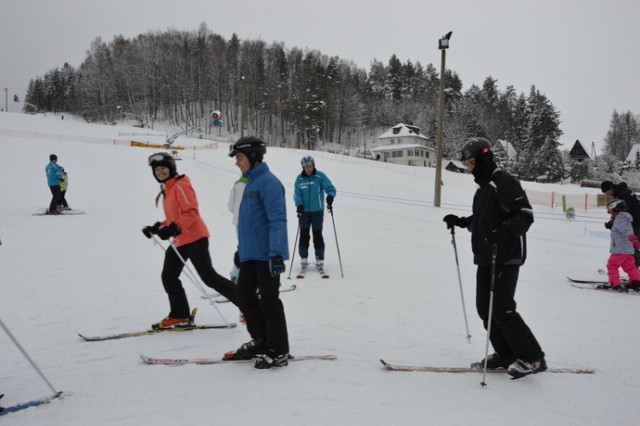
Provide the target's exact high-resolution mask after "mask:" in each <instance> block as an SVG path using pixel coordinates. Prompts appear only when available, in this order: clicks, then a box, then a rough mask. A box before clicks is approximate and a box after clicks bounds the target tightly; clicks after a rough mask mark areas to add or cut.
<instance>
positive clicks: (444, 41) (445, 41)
mask: <svg viewBox="0 0 640 426" xmlns="http://www.w3.org/2000/svg"><path fill="white" fill-rule="evenodd" d="M452 33H453V32H452V31H449V32H448V33H446V34H445V35H444V36H443V37H442V38H441V39H440V40H438V49H440V51H441V52H442V57H441V60H440V102H439V107H438V109H439V117H438V142H437V147H436V179H435V189H434V191H433V205H434V207H440V191H441V189H442V188H441V186H442V185H441V182H442V135H443V131H444V64H445V60H446V50H447V49H448V48H449V39H450V38H451V34H452Z"/></svg>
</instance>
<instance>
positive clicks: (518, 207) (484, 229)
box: [443, 138, 547, 378]
mask: <svg viewBox="0 0 640 426" xmlns="http://www.w3.org/2000/svg"><path fill="white" fill-rule="evenodd" d="M457 154H458V155H457V159H458V160H460V161H464V162H465V164H466V166H467V169H468V170H469V171H470V172H471V173H472V174H473V177H474V178H475V182H476V183H477V184H478V185H479V187H478V189H477V191H476V193H475V195H474V198H473V207H472V211H473V213H472V215H471V216H468V217H458V216H456V215H453V214H448V215H446V216H445V217H444V219H443V220H444V222H446V224H447V228H448V229H453V227H454V226H458V227H460V228H468V229H469V231H471V248H472V249H473V261H474V263H475V264H476V265H477V266H478V267H477V272H476V308H477V311H478V314H479V315H480V318H481V319H482V321H483V322H484V327H485V329H488V326H489V315H490V313H489V305H490V299H491V292H492V289H491V287H492V285H491V284H492V281H493V280H495V281H494V286H493V310H492V312H491V333H490V335H489V339H490V341H491V344H492V346H493V349H494V350H495V353H493V354H491V355H488V356H487V358H486V360H485V359H483V360H482V361H480V362H477V363H473V364H471V367H473V368H478V369H483V368H484V364H485V361H486V364H487V368H488V369H491V370H493V369H497V368H505V369H507V372H508V373H509V374H510V375H511V376H512V377H513V378H520V377H523V376H526V375H528V374H534V373H539V372H542V371H544V370H546V369H547V364H546V362H545V359H544V352H543V351H542V348H541V347H540V345H539V344H538V341H537V340H536V338H535V336H534V335H533V333H532V332H531V330H530V329H529V327H528V326H527V324H526V323H525V322H524V320H523V319H522V317H521V316H520V314H519V313H518V312H517V311H516V302H515V300H514V296H515V292H516V285H517V283H518V273H519V271H520V266H522V265H523V264H524V262H525V259H526V255H527V246H526V232H527V231H528V229H529V227H530V226H531V224H532V223H533V211H532V209H531V204H529V200H528V199H527V195H526V194H525V192H524V190H523V189H522V187H521V186H520V183H519V182H518V181H517V180H516V179H515V178H513V176H511V175H510V174H509V173H507V172H506V171H504V170H501V169H499V168H498V166H497V165H496V163H495V162H494V159H493V152H492V151H491V145H490V144H489V141H487V140H486V139H484V138H473V139H470V140H469V141H468V142H467V143H466V144H465V145H464V147H463V148H462V150H461V151H459V152H458V153H457ZM494 253H495V256H496V257H495V260H493V256H494ZM493 263H495V275H494V274H492V264H493Z"/></svg>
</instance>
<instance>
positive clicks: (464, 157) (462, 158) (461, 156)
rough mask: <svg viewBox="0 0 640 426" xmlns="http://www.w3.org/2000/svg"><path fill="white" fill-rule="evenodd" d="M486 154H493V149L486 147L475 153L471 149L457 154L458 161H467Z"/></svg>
mask: <svg viewBox="0 0 640 426" xmlns="http://www.w3.org/2000/svg"><path fill="white" fill-rule="evenodd" d="M485 152H491V148H489V147H485V148H482V149H480V150H479V151H473V150H470V149H461V150H460V151H458V152H456V155H455V157H456V160H458V161H466V160H468V159H469V158H471V157H475V156H477V155H479V154H484V153H485Z"/></svg>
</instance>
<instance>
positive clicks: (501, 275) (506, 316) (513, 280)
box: [476, 265, 544, 362]
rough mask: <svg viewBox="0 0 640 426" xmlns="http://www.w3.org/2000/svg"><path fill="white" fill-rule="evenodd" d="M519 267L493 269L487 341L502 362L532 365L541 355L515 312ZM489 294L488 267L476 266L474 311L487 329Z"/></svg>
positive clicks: (508, 266) (534, 340) (528, 330)
mask: <svg viewBox="0 0 640 426" xmlns="http://www.w3.org/2000/svg"><path fill="white" fill-rule="evenodd" d="M519 271H520V266H514V265H496V280H495V285H494V291H493V314H492V317H491V335H490V336H489V340H490V341H491V345H492V346H493V349H494V350H495V351H496V352H497V353H498V354H500V355H501V356H503V357H505V358H510V359H515V358H518V359H522V360H524V361H529V362H530V361H535V360H537V359H539V358H542V357H544V352H543V351H542V348H541V347H540V345H539V344H538V341H537V340H536V338H535V337H534V335H533V333H532V332H531V330H530V329H529V327H528V326H527V324H525V322H524V320H523V319H522V317H521V316H520V314H519V313H518V312H517V311H516V301H515V300H514V296H515V293H516V285H517V284H518V273H519ZM490 291H491V266H478V270H477V272H476V308H477V310H478V314H479V315H480V318H482V321H483V323H484V328H485V329H487V325H488V322H487V321H488V318H489V298H490Z"/></svg>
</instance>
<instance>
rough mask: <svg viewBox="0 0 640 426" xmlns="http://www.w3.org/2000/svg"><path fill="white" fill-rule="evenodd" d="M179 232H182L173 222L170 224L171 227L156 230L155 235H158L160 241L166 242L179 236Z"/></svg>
mask: <svg viewBox="0 0 640 426" xmlns="http://www.w3.org/2000/svg"><path fill="white" fill-rule="evenodd" d="M181 232H182V231H181V230H180V228H179V227H178V225H176V223H175V222H171V225H169V226H161V227H160V228H158V230H157V231H156V235H158V237H160V239H161V240H168V239H169V238H170V237H175V236H176V235H180V233H181Z"/></svg>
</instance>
